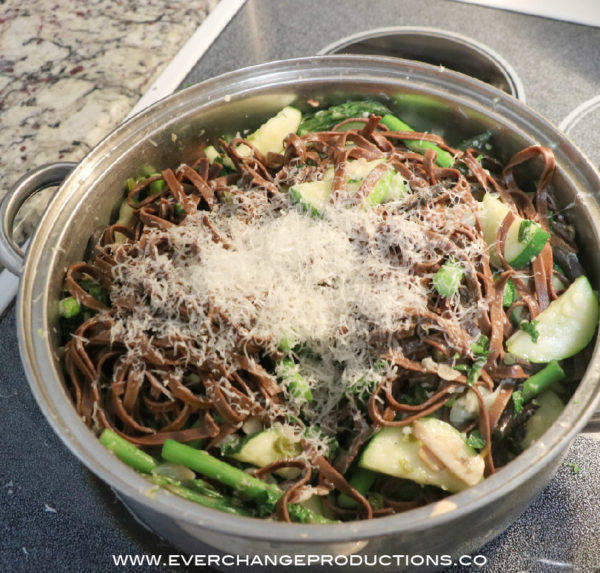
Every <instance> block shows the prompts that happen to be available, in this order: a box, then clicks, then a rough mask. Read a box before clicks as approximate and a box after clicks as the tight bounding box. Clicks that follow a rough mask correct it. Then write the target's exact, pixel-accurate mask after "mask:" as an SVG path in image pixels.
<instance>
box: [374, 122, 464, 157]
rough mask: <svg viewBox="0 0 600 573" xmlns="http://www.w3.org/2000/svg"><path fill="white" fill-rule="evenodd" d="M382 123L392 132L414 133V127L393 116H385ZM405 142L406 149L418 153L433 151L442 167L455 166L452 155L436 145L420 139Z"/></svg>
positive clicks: (405, 140)
mask: <svg viewBox="0 0 600 573" xmlns="http://www.w3.org/2000/svg"><path fill="white" fill-rule="evenodd" d="M381 123H382V124H383V125H385V126H387V127H389V128H390V129H391V130H392V131H414V129H413V128H412V127H410V126H408V125H407V124H406V123H404V122H403V121H402V120H400V119H398V118H397V117H395V116H393V115H391V114H387V115H384V116H383V117H382V118H381ZM403 141H404V144H405V145H406V147H408V148H409V149H411V150H412V151H415V152H416V153H425V152H426V151H427V150H428V149H433V150H434V151H435V152H436V153H437V159H436V163H437V164H438V165H439V166H440V167H451V166H452V165H454V157H453V156H452V154H450V153H448V152H447V151H444V150H443V149H440V148H439V147H438V146H437V145H436V144H435V143H431V142H430V141H420V140H418V139H404V140H403Z"/></svg>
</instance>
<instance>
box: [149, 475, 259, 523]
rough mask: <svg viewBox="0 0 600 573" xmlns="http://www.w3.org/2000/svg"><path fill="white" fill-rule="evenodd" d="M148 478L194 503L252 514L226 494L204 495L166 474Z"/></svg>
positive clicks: (229, 511)
mask: <svg viewBox="0 0 600 573" xmlns="http://www.w3.org/2000/svg"><path fill="white" fill-rule="evenodd" d="M148 479H149V480H150V481H151V482H152V483H154V484H156V485H159V486H160V487H162V488H164V489H166V490H168V491H170V492H171V493H174V494H175V495H178V496H179V497H183V498H184V499H188V500H189V501H193V502H194V503H199V504H200V505H203V506H205V507H210V508H212V509H218V510H219V511H224V512H226V513H233V514H235V515H252V513H250V512H249V511H247V510H245V509H244V508H242V507H239V506H238V505H236V504H235V501H234V500H232V499H231V498H229V497H226V496H224V495H204V494H201V493H199V492H197V491H194V490H193V489H191V488H189V487H185V486H184V485H183V484H182V483H181V482H179V481H178V480H175V479H173V478H169V477H166V476H158V475H151V476H148Z"/></svg>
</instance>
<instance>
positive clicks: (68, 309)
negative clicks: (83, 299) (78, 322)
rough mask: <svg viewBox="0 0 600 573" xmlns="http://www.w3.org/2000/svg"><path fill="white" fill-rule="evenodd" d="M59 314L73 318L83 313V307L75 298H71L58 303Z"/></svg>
mask: <svg viewBox="0 0 600 573" xmlns="http://www.w3.org/2000/svg"><path fill="white" fill-rule="evenodd" d="M58 312H59V313H60V315H61V316H62V317H64V318H73V317H74V316H77V315H78V314H79V313H80V312H81V305H80V304H79V302H78V301H77V299H76V298H75V297H74V296H69V297H67V298H63V299H62V300H61V301H60V302H59V303H58Z"/></svg>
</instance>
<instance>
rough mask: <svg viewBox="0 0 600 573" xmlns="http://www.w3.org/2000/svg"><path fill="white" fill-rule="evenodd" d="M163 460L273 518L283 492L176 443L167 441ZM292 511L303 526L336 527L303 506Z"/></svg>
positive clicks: (207, 455)
mask: <svg viewBox="0 0 600 573" xmlns="http://www.w3.org/2000/svg"><path fill="white" fill-rule="evenodd" d="M162 456H163V458H164V459H166V460H169V461H171V462H174V463H177V464H182V465H184V466H186V467H189V468H190V469H192V470H194V471H196V472H198V473H200V474H202V475H205V476H207V477H209V478H211V479H214V480H217V481H219V482H221V483H222V484H225V485H227V486H229V487H231V488H233V489H234V490H235V491H237V492H238V493H240V494H242V495H244V496H245V497H248V498H249V499H252V500H253V501H254V502H255V503H256V504H257V506H258V510H259V513H260V515H261V516H267V515H271V514H272V513H273V512H274V511H275V507H276V505H277V501H278V500H279V498H280V497H281V495H282V494H283V492H282V491H281V490H280V489H279V488H277V487H276V486H274V485H270V484H267V483H265V482H263V481H261V480H259V479H257V478H255V477H252V476H251V475H250V474H248V473H246V472H245V471H243V470H240V469H238V468H235V467H233V466H230V465H229V464H227V463H225V462H223V461H221V460H218V459H216V458H214V457H213V456H211V455H210V454H208V453H206V452H205V451H203V450H195V449H194V448H190V447H189V446H186V445H185V444H180V443H178V442H175V441H174V440H166V441H165V443H164V445H163V449H162ZM288 511H289V513H290V516H291V517H292V519H294V520H296V521H301V522H303V523H333V522H332V520H330V519H327V518H326V517H323V516H322V515H317V514H316V513H313V512H312V511H310V510H309V509H307V508H305V507H302V506H301V505H299V504H290V505H289V507H288Z"/></svg>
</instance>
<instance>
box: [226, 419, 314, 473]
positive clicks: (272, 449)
mask: <svg viewBox="0 0 600 573" xmlns="http://www.w3.org/2000/svg"><path fill="white" fill-rule="evenodd" d="M221 451H222V452H223V453H224V454H225V455H226V456H229V457H232V458H234V459H236V460H238V461H240V462H244V463H246V464H252V465H254V466H257V467H261V468H262V467H264V466H267V465H269V464H272V463H273V462H277V461H279V460H285V459H292V458H295V457H297V456H299V455H300V454H301V453H302V446H301V445H300V439H299V438H298V437H297V436H295V435H294V434H293V432H290V431H286V430H285V429H284V428H268V429H267V430H260V431H259V432H255V433H254V434H250V435H249V436H246V438H244V439H243V440H241V441H239V440H238V443H237V444H234V445H233V447H228V448H227V449H223V447H221ZM277 473H278V475H281V476H283V477H285V478H293V477H296V476H297V475H298V469H297V468H282V469H281V470H278V472H277Z"/></svg>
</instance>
